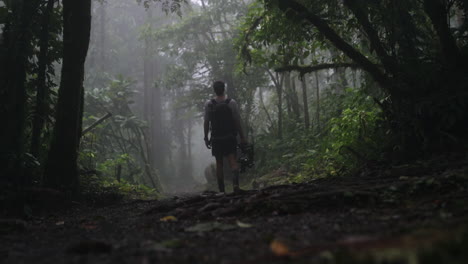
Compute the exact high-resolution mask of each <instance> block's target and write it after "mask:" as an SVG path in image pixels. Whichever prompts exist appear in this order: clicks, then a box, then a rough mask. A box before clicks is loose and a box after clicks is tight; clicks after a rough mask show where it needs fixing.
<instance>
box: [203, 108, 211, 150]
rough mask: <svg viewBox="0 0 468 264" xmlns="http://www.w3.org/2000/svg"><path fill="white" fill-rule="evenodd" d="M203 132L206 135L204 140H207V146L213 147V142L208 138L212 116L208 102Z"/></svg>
mask: <svg viewBox="0 0 468 264" xmlns="http://www.w3.org/2000/svg"><path fill="white" fill-rule="evenodd" d="M203 119H204V121H203V134H204V135H205V137H204V138H203V140H205V145H206V147H207V148H209V149H210V148H211V142H210V140H209V139H208V133H209V132H210V116H209V104H208V102H207V103H206V104H205V115H204V116H203Z"/></svg>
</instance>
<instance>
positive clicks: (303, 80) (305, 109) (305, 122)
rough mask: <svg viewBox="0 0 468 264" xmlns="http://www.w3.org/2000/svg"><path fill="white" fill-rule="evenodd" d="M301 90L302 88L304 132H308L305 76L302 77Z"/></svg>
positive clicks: (308, 120) (308, 119) (308, 117)
mask: <svg viewBox="0 0 468 264" xmlns="http://www.w3.org/2000/svg"><path fill="white" fill-rule="evenodd" d="M301 88H302V103H303V105H304V127H305V129H306V130H309V128H310V116H309V100H308V98H307V82H306V77H305V76H302V79H301Z"/></svg>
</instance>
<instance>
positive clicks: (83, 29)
mask: <svg viewBox="0 0 468 264" xmlns="http://www.w3.org/2000/svg"><path fill="white" fill-rule="evenodd" d="M63 21H64V23H63V26H64V27H63V44H64V45H63V66H62V79H61V82H60V88H59V93H58V102H57V115H56V122H55V128H54V133H53V138H52V142H51V146H50V150H49V156H48V160H47V163H46V167H45V174H44V184H45V185H46V186H48V187H51V188H58V189H62V190H68V191H72V192H73V193H76V191H78V187H79V186H78V183H79V181H78V168H77V158H78V147H79V142H80V136H81V123H82V120H81V117H82V111H83V107H82V105H83V94H84V90H83V79H84V64H85V61H86V54H87V52H88V47H89V39H90V30H91V0H81V1H76V0H63Z"/></svg>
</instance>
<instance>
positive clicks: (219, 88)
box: [213, 81, 225, 96]
mask: <svg viewBox="0 0 468 264" xmlns="http://www.w3.org/2000/svg"><path fill="white" fill-rule="evenodd" d="M224 87H225V85H224V82H222V81H216V82H214V83H213V90H214V92H215V94H216V95H217V96H221V95H224Z"/></svg>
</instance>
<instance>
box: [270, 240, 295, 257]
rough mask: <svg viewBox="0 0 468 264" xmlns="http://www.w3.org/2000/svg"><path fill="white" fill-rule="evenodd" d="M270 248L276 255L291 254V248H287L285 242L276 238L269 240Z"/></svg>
mask: <svg viewBox="0 0 468 264" xmlns="http://www.w3.org/2000/svg"><path fill="white" fill-rule="evenodd" d="M270 249H271V251H272V252H273V254H275V255H276V256H278V257H285V256H289V255H291V250H290V249H289V247H288V246H287V245H286V244H285V243H283V242H281V241H279V240H278V239H274V240H273V241H272V242H271V244H270Z"/></svg>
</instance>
